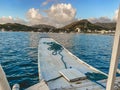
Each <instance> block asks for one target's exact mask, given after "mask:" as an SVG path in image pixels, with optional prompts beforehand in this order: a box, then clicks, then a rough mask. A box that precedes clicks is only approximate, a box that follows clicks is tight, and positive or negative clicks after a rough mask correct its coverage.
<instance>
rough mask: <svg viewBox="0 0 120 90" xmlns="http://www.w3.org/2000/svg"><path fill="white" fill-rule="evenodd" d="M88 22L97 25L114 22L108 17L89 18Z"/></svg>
mask: <svg viewBox="0 0 120 90" xmlns="http://www.w3.org/2000/svg"><path fill="white" fill-rule="evenodd" d="M88 20H89V21H90V22H92V23H96V22H101V23H108V22H112V20H111V19H110V18H109V17H107V16H104V17H99V18H88Z"/></svg>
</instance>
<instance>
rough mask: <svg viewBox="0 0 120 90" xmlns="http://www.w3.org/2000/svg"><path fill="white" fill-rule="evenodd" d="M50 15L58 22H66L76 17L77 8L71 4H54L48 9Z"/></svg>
mask: <svg viewBox="0 0 120 90" xmlns="http://www.w3.org/2000/svg"><path fill="white" fill-rule="evenodd" d="M46 13H47V15H48V17H51V18H52V19H53V20H54V21H56V22H58V23H64V22H68V21H72V20H73V19H74V18H75V15H76V10H75V9H74V8H73V7H72V5H71V4H63V3H62V4H56V5H52V6H51V8H50V9H49V10H47V11H46Z"/></svg>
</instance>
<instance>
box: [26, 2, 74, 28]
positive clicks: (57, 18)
mask: <svg viewBox="0 0 120 90" xmlns="http://www.w3.org/2000/svg"><path fill="white" fill-rule="evenodd" d="M44 13H45V14H46V15H45V16H43V15H42V14H41V13H40V12H39V9H35V8H31V9H29V10H28V12H27V14H26V15H27V19H28V21H29V22H30V24H32V25H33V24H40V23H41V24H49V25H54V26H56V27H61V26H63V25H66V24H68V23H70V22H72V21H74V20H75V16H76V9H75V8H73V7H72V5H71V4H63V3H61V4H56V5H52V6H51V7H50V8H49V9H47V10H45V11H44Z"/></svg>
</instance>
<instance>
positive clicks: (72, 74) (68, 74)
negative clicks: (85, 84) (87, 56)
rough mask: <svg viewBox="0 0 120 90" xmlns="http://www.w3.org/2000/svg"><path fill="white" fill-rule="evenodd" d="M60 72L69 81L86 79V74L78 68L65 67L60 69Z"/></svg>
mask: <svg viewBox="0 0 120 90" xmlns="http://www.w3.org/2000/svg"><path fill="white" fill-rule="evenodd" d="M59 72H60V74H61V75H62V76H63V77H64V78H65V79H67V80H68V81H69V82H73V81H78V80H83V79H86V76H85V75H84V74H83V73H81V72H80V71H78V70H76V69H73V68H71V69H63V70H61V71H59Z"/></svg>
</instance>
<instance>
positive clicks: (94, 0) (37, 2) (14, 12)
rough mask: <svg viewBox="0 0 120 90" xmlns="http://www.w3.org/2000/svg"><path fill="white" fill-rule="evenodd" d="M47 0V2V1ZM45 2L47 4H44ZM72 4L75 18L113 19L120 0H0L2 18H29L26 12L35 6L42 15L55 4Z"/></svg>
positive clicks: (0, 16)
mask: <svg viewBox="0 0 120 90" xmlns="http://www.w3.org/2000/svg"><path fill="white" fill-rule="evenodd" d="M45 2H47V3H45ZM43 3H45V5H43ZM61 3H63V4H71V6H72V8H74V9H75V10H76V15H75V18H78V19H79V18H86V19H87V18H91V17H92V18H99V17H104V16H106V17H108V18H110V19H112V18H113V17H114V14H115V11H116V10H117V9H118V7H119V4H120V0H0V11H1V12H0V18H2V17H3V16H5V17H8V16H11V17H12V18H16V17H18V18H20V19H23V20H27V18H26V13H27V12H28V11H29V10H30V9H31V8H34V9H35V10H36V9H39V12H40V14H42V16H44V15H46V12H44V11H45V10H49V9H50V7H51V6H52V5H54V4H61Z"/></svg>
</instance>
